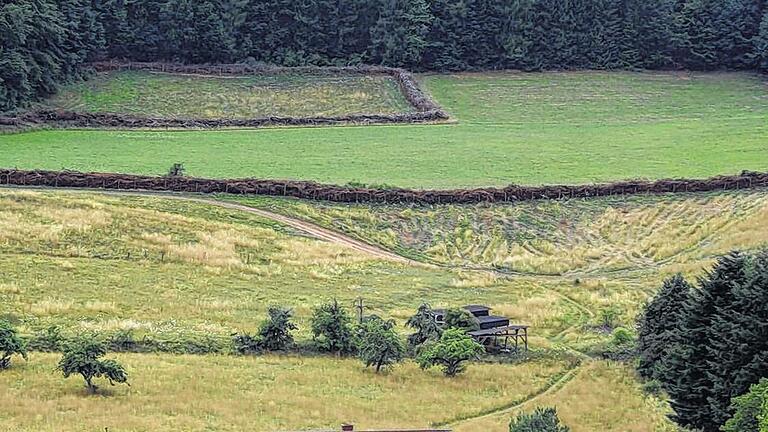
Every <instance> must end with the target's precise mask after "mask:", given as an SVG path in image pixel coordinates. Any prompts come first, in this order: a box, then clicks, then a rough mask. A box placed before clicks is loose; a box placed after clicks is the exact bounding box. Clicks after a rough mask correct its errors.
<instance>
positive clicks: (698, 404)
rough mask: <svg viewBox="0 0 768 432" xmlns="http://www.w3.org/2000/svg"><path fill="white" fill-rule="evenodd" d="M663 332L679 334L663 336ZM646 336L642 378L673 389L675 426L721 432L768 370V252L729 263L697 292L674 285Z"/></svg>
mask: <svg viewBox="0 0 768 432" xmlns="http://www.w3.org/2000/svg"><path fill="white" fill-rule="evenodd" d="M684 292H688V294H687V295H685V294H684ZM680 303H682V307H680V306H679V305H680ZM675 305H678V306H677V308H678V309H679V311H680V313H679V314H675V313H671V310H672V309H674V308H675V307H676V306H675ZM665 311H666V312H665ZM664 316H666V318H664ZM673 322H676V324H675V325H674V326H673V325H671V323H673ZM662 328H667V329H671V330H670V331H669V333H661V334H666V335H667V336H664V337H659V333H658V332H657V331H659V330H661V329H662ZM639 330H640V337H639V344H640V349H641V362H640V372H641V374H643V375H645V376H647V377H651V378H655V379H657V380H659V381H660V382H661V383H662V385H663V387H664V388H665V389H666V390H667V392H668V393H669V396H670V403H671V405H672V408H673V409H674V415H673V418H674V420H675V421H676V422H677V423H679V424H680V425H683V426H687V427H690V428H692V429H696V430H702V431H704V432H716V431H719V430H720V428H721V426H722V425H723V424H725V422H726V421H727V420H728V419H729V418H730V417H731V416H732V415H733V407H732V406H731V399H732V398H734V397H736V396H738V395H741V394H743V393H745V392H746V391H747V390H749V387H750V385H752V384H755V383H757V382H758V381H759V380H760V379H761V378H763V377H764V376H765V374H766V371H768V251H762V252H758V253H755V254H751V255H750V254H742V253H738V252H734V253H732V254H729V255H727V256H725V257H723V258H721V259H720V260H719V261H718V263H717V265H716V266H715V268H714V269H713V270H712V271H711V272H710V273H709V274H708V275H707V276H706V277H704V278H702V279H701V280H700V281H699V284H698V287H697V288H696V289H690V288H688V287H687V283H685V281H684V280H682V278H680V277H679V276H678V277H675V278H672V279H670V280H668V281H666V282H665V284H664V287H663V288H662V291H661V292H660V293H659V295H658V296H657V297H656V298H655V299H654V300H653V301H651V302H650V303H649V305H648V306H647V308H646V310H645V313H644V315H643V317H642V318H641V320H640V329H639ZM654 334H655V335H657V336H656V337H653V335H654ZM662 343H663V344H666V345H667V346H668V348H666V349H664V348H660V347H659V344H662Z"/></svg>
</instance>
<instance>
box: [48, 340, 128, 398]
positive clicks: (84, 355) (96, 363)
mask: <svg viewBox="0 0 768 432" xmlns="http://www.w3.org/2000/svg"><path fill="white" fill-rule="evenodd" d="M106 354H107V348H106V345H105V344H104V343H103V342H101V341H99V340H97V339H96V338H95V336H93V335H90V336H81V337H79V338H77V339H75V340H73V341H71V342H70V343H68V344H66V345H65V346H64V355H63V356H62V358H61V360H60V361H59V364H58V366H57V367H56V369H57V370H59V371H61V372H62V374H63V375H64V378H69V376H70V375H74V374H79V375H80V376H82V377H83V379H84V380H85V385H86V388H87V389H88V391H89V392H91V393H96V391H97V390H98V387H97V386H96V385H95V384H94V383H93V380H94V379H95V378H102V377H103V378H106V379H107V380H108V381H109V383H110V384H111V385H115V383H121V384H123V383H125V384H127V383H128V375H127V374H126V373H125V369H124V368H123V366H122V365H120V363H118V362H117V361H115V360H101V357H104V355H106Z"/></svg>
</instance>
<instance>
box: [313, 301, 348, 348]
mask: <svg viewBox="0 0 768 432" xmlns="http://www.w3.org/2000/svg"><path fill="white" fill-rule="evenodd" d="M312 341H313V342H314V343H315V347H316V348H317V349H318V350H320V351H325V352H331V353H336V354H349V353H351V352H352V351H353V350H354V341H353V336H352V320H351V319H350V317H349V314H348V313H347V311H346V310H344V308H342V307H341V305H339V302H338V301H336V299H334V300H333V301H332V302H330V303H326V304H324V305H321V306H320V307H318V308H316V309H315V310H314V313H313V315H312Z"/></svg>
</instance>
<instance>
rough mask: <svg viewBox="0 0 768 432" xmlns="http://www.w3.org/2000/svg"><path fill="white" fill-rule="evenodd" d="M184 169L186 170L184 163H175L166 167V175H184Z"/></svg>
mask: <svg viewBox="0 0 768 432" xmlns="http://www.w3.org/2000/svg"><path fill="white" fill-rule="evenodd" d="M184 171H186V169H185V168H184V164H182V163H175V164H173V165H171V168H169V169H168V177H182V176H184Z"/></svg>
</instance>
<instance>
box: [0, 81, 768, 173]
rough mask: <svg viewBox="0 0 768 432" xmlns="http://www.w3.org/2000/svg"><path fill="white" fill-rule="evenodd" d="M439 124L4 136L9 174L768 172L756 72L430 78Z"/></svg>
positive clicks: (766, 104) (766, 114)
mask: <svg viewBox="0 0 768 432" xmlns="http://www.w3.org/2000/svg"><path fill="white" fill-rule="evenodd" d="M420 79H421V81H422V82H423V84H424V86H425V87H426V89H427V90H428V91H429V92H430V93H432V95H433V96H434V97H435V98H436V100H437V101H438V102H439V103H440V104H442V105H443V106H444V107H445V108H446V109H447V110H448V111H449V112H450V114H451V115H452V116H453V119H454V120H455V123H450V124H439V125H405V126H364V127H330V128H291V129H288V128H277V129H262V130H219V131H184V132H171V131H98V130H85V131H84V130H49V131H38V132H30V133H22V134H15V135H0V166H7V167H19V168H45V169H61V168H68V169H75V170H85V171H92V170H93V171H117V172H130V173H143V174H162V173H165V172H167V170H168V167H169V166H170V165H171V164H173V163H176V162H182V163H184V164H185V166H186V167H187V169H188V174H190V175H195V176H203V177H263V178H292V179H310V180H318V181H322V182H331V183H347V182H363V183H368V184H388V185H396V186H407V187H416V188H441V187H465V186H487V185H506V184H508V183H524V184H540V183H586V182H594V181H607V180H616V179H624V178H637V177H643V178H663V177H675V176H685V177H705V176H711V175H716V174H723V173H737V172H739V171H741V170H743V169H750V170H766V169H768V147H767V146H766V145H765V143H766V141H768V87H767V86H766V81H765V79H764V78H762V77H760V76H757V75H750V74H730V73H718V74H698V73H696V74H684V73H630V72H611V73H607V72H606V73H603V72H578V73H544V74H524V73H502V72H500V73H486V74H458V75H428V76H422V77H421V78H420Z"/></svg>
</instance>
